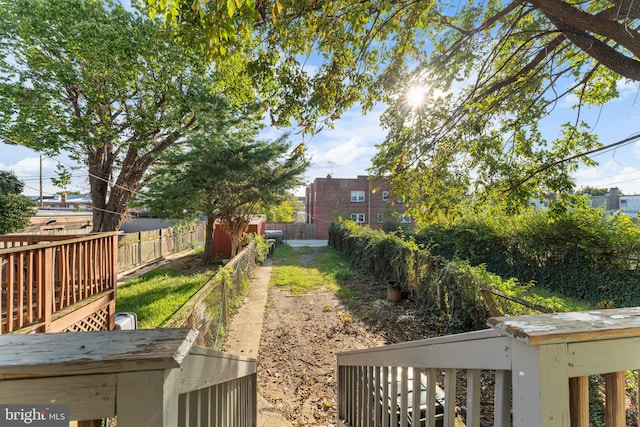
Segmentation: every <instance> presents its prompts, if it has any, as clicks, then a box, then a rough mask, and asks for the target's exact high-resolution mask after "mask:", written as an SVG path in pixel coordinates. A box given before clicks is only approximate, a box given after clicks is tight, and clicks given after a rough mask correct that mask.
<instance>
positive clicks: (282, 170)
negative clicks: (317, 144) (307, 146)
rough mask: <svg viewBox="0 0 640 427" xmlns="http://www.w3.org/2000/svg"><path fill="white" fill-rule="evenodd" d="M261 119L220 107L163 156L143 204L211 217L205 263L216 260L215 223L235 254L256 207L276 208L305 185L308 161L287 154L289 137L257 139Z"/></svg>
mask: <svg viewBox="0 0 640 427" xmlns="http://www.w3.org/2000/svg"><path fill="white" fill-rule="evenodd" d="M261 120H262V117H261V114H260V109H258V108H257V106H255V105H252V106H246V108H244V109H242V110H239V109H235V108H233V107H231V106H230V105H228V106H227V108H224V109H221V110H220V114H218V115H216V116H215V117H212V118H210V120H208V121H207V122H206V124H205V125H203V127H202V129H201V130H200V132H198V134H197V135H194V136H193V137H191V138H189V141H188V144H187V146H186V147H184V149H180V150H174V151H173V152H171V153H170V154H168V155H167V156H165V159H164V163H163V164H162V165H161V166H158V167H157V168H155V177H154V179H153V180H152V181H151V182H150V183H149V185H148V188H147V191H146V192H145V203H146V204H147V205H148V206H149V207H150V208H151V209H152V210H153V211H155V212H158V213H159V214H160V216H162V217H164V218H171V219H190V218H194V217H199V216H201V215H202V214H203V213H204V214H205V215H206V216H207V231H206V240H205V258H207V259H212V258H213V256H212V253H211V250H212V244H211V243H212V241H211V239H212V237H213V233H214V228H215V226H214V222H215V220H216V219H219V220H220V225H221V227H222V228H223V229H224V230H225V231H226V232H227V233H229V236H230V237H231V243H232V248H231V252H232V256H235V255H236V253H237V252H238V250H239V249H240V247H241V243H242V238H243V235H244V231H245V229H246V228H247V225H248V224H249V220H250V218H251V216H252V215H253V214H255V213H257V212H256V208H257V207H258V205H260V204H262V205H272V204H275V203H276V202H278V201H279V200H281V199H282V195H283V194H286V191H287V190H290V189H292V188H294V187H296V186H298V185H300V184H301V183H302V174H303V173H304V171H305V169H306V168H307V166H308V163H307V162H306V161H305V160H304V159H303V158H302V157H301V156H299V155H296V154H295V153H293V154H288V153H289V151H290V144H289V142H288V141H287V135H283V136H281V137H280V138H278V139H276V140H275V141H272V142H269V141H260V140H256V137H257V135H258V131H259V129H260V128H261Z"/></svg>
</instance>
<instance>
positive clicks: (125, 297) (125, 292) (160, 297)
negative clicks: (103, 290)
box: [116, 268, 215, 329]
mask: <svg viewBox="0 0 640 427" xmlns="http://www.w3.org/2000/svg"><path fill="white" fill-rule="evenodd" d="M214 274H215V271H214V270H206V271H201V272H198V273H192V274H184V273H183V272H182V270H180V269H177V268H163V269H159V270H154V271H151V272H149V273H147V274H144V275H143V276H141V277H138V278H136V279H133V280H129V281H127V282H126V283H124V284H122V285H120V286H118V294H117V298H116V310H117V311H119V312H121V311H133V312H135V313H136V314H137V315H138V327H139V328H141V329H148V328H158V327H160V326H161V325H162V324H163V323H164V322H165V321H167V320H168V319H169V318H170V317H171V316H172V315H173V314H174V313H175V312H176V311H177V310H178V309H179V308H180V307H182V306H183V305H184V304H185V303H186V302H187V301H188V300H189V299H190V298H191V297H192V296H193V295H194V294H195V293H196V292H198V290H200V288H202V286H204V285H205V284H206V283H207V282H208V281H209V280H210V279H211V278H212V277H213V275H214Z"/></svg>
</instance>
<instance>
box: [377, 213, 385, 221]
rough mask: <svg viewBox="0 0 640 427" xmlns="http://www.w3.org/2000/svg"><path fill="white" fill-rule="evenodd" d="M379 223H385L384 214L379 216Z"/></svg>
mask: <svg viewBox="0 0 640 427" xmlns="http://www.w3.org/2000/svg"><path fill="white" fill-rule="evenodd" d="M378 222H384V214H381V213H379V214H378Z"/></svg>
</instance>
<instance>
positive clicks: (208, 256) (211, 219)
mask: <svg viewBox="0 0 640 427" xmlns="http://www.w3.org/2000/svg"><path fill="white" fill-rule="evenodd" d="M215 222H216V218H215V216H214V215H213V214H212V213H211V212H207V227H206V230H205V236H204V259H205V261H213V237H214V233H215V229H216V226H215Z"/></svg>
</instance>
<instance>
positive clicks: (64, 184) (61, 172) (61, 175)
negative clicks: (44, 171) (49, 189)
mask: <svg viewBox="0 0 640 427" xmlns="http://www.w3.org/2000/svg"><path fill="white" fill-rule="evenodd" d="M56 174H57V175H58V176H56V177H51V183H52V184H53V185H55V186H56V187H58V188H59V189H60V194H67V189H68V188H69V186H70V185H71V178H72V177H73V175H72V174H71V171H70V170H69V169H67V168H66V167H65V166H64V165H63V164H62V163H58V164H56Z"/></svg>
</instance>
